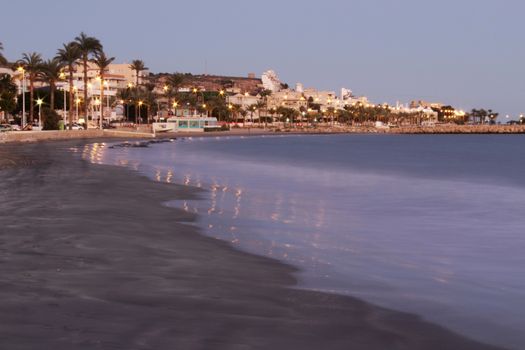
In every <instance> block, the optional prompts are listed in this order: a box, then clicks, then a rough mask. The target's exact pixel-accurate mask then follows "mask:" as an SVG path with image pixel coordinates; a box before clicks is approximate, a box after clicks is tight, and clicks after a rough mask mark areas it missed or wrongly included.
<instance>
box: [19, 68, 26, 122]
mask: <svg viewBox="0 0 525 350" xmlns="http://www.w3.org/2000/svg"><path fill="white" fill-rule="evenodd" d="M17 70H18V71H19V72H20V73H22V129H24V127H25V126H26V123H27V121H26V71H25V69H24V67H22V66H20V67H18V68H17Z"/></svg>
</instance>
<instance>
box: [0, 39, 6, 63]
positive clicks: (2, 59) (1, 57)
mask: <svg viewBox="0 0 525 350" xmlns="http://www.w3.org/2000/svg"><path fill="white" fill-rule="evenodd" d="M2 51H4V45H3V44H2V43H1V42H0V65H3V64H7V59H6V58H5V57H4V55H3V54H2Z"/></svg>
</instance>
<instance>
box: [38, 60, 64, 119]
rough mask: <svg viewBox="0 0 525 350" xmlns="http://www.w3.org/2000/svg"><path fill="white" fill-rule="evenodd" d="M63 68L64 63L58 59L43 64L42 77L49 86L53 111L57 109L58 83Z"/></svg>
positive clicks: (50, 104)
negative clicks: (56, 94) (56, 92)
mask: <svg viewBox="0 0 525 350" xmlns="http://www.w3.org/2000/svg"><path fill="white" fill-rule="evenodd" d="M63 67H64V65H63V63H62V62H61V61H60V60H59V59H58V58H56V57H55V58H53V59H50V60H47V61H45V62H44V63H42V72H41V77H42V78H43V80H44V81H46V82H47V83H48V84H49V95H50V103H49V106H50V107H51V109H55V90H56V83H57V81H58V80H59V79H60V76H61V74H62V68H63Z"/></svg>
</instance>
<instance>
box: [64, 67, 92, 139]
mask: <svg viewBox="0 0 525 350" xmlns="http://www.w3.org/2000/svg"><path fill="white" fill-rule="evenodd" d="M64 103H66V101H64ZM73 103H74V101H73V66H69V130H72V129H73ZM86 116H87V114H86ZM86 119H87V117H86Z"/></svg>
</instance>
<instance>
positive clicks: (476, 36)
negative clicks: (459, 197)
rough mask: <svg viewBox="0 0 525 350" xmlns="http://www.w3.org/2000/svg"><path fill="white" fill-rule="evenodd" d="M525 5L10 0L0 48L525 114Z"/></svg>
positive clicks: (15, 53) (488, 0)
mask: <svg viewBox="0 0 525 350" xmlns="http://www.w3.org/2000/svg"><path fill="white" fill-rule="evenodd" d="M523 13H525V2H524V1H521V0H498V1H496V0H455V1H453V0H441V1H435V0H346V1H345V0H324V1H310V0H302V1H300V0H281V1H279V0H265V1H250V0H222V1H212V0H200V1H199V0H192V1H169V0H149V1H138V0H126V1H125V0H111V1H109V0H90V1H84V2H81V1H66V0H51V1H40V0H26V1H24V2H23V4H21V3H20V2H15V1H5V2H3V3H2V4H1V5H0V14H1V16H0V42H2V43H3V45H4V55H5V56H6V57H7V58H9V59H11V60H15V59H18V58H20V57H21V55H22V53H23V52H31V51H36V52H40V53H42V54H43V55H44V57H52V56H54V54H55V53H56V50H57V48H59V47H60V46H61V44H62V43H65V42H68V41H71V40H72V39H73V38H74V37H75V36H76V35H78V34H79V33H80V31H84V32H86V33H87V34H89V35H92V36H95V37H97V38H99V39H100V40H101V41H102V44H103V45H104V49H105V51H106V53H107V54H108V55H110V56H115V57H116V58H117V62H129V61H131V60H132V59H142V60H144V61H145V63H146V65H147V66H148V67H149V68H150V70H151V71H153V72H176V71H179V72H191V73H195V74H198V73H205V72H207V73H209V74H218V75H236V76H246V75H247V74H248V73H250V72H253V73H256V74H257V75H258V76H260V75H261V73H262V72H264V71H265V70H268V69H273V70H275V71H276V72H277V74H278V75H279V77H280V78H281V80H282V81H283V82H286V83H289V84H290V85H291V86H293V85H295V83H296V82H301V83H303V85H304V86H305V87H316V88H319V89H328V90H333V91H336V92H337V93H338V94H339V91H340V88H341V87H347V88H350V89H352V90H353V91H354V93H355V94H356V95H366V96H368V97H369V98H370V99H371V100H372V101H374V102H376V103H383V102H389V103H395V102H396V101H400V102H409V101H410V100H419V99H421V100H427V101H439V102H445V103H449V104H452V105H454V106H455V107H457V108H460V109H470V108H473V107H477V108H492V109H494V110H496V111H498V112H500V114H501V115H503V116H505V115H506V114H510V115H511V117H516V116H517V115H518V114H520V113H525V98H524V97H525V80H524V78H525V39H524V37H525V36H524V34H525V25H524V24H523V19H522V16H523Z"/></svg>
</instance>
